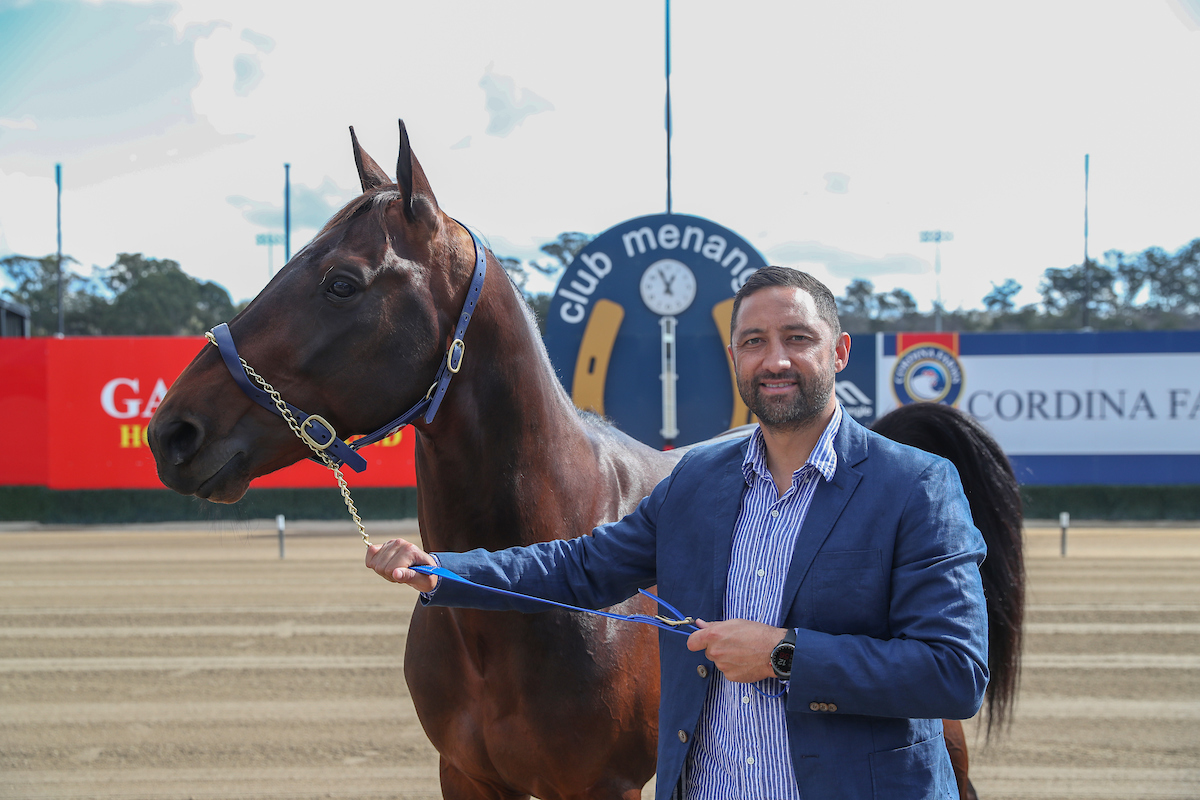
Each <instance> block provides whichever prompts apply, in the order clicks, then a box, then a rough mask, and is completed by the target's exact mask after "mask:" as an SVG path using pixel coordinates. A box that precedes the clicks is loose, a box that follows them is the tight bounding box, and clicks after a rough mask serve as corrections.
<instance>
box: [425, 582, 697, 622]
mask: <svg viewBox="0 0 1200 800" xmlns="http://www.w3.org/2000/svg"><path fill="white" fill-rule="evenodd" d="M409 569H411V570H412V571H413V572H419V573H421V574H422V575H435V576H437V577H439V578H445V579H446V580H450V581H454V582H455V583H461V584H463V585H465V586H471V587H473V588H475V589H482V590H483V591H485V592H492V593H493V594H502V595H506V596H508V597H515V598H517V599H520V600H531V601H533V602H535V603H543V604H545V605H548V606H557V607H559V608H565V609H567V610H568V611H581V612H583V613H584V614H595V615H597V616H601V617H608V618H609V619H623V620H628V621H629V622H640V623H642V624H643V625H653V626H654V627H656V628H661V629H662V630H664V631H671V632H672V633H680V634H683V635H684V636H690V635H691V634H692V632H693V631H698V630H700V629H699V628H697V627H696V626H695V625H694V624H693V620H692V618H691V617H685V616H683V614H681V613H680V612H679V611H678V610H677V609H676V608H675V607H674V606H672V605H671V604H670V603H668V602H667V601H666V600H663V599H662V598H661V597H657V596H655V595H652V594H650V593H649V592H647V591H643V590H642V589H638V593H639V594H643V595H645V596H646V597H649V598H650V599H651V600H653V601H654V602H656V603H658V604H659V605H660V606H662V607H663V608H665V609H666V610H667V611H670V612H671V613H672V614H674V615H675V618H674V619H668V618H667V617H662V616H658V617H652V616H650V615H649V614H613V613H612V612H611V611H597V610H596V609H594V608H581V607H580V606H571V605H567V604H566V603H559V602H557V601H554V600H546V599H545V598H542V597H532V596H530V595H527V594H521V593H520V592H510V591H508V590H507V589H497V588H495V587H493V586H483V585H482V584H478V583H475V582H474V581H470V580H467V579H466V578H464V577H462V576H461V575H457V574H455V573H453V572H451V571H450V570H448V569H446V568H445V567H432V566H428V565H425V564H418V565H416V566H412V567H409Z"/></svg>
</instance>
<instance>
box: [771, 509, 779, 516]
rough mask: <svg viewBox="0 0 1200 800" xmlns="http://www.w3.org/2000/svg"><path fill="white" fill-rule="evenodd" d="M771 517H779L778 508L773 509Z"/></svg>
mask: <svg viewBox="0 0 1200 800" xmlns="http://www.w3.org/2000/svg"><path fill="white" fill-rule="evenodd" d="M771 516H772V517H778V516H779V509H778V508H774V509H771Z"/></svg>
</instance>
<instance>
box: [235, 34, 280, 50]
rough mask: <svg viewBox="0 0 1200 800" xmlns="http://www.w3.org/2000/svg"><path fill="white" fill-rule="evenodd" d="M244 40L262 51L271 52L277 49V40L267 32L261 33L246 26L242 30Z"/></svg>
mask: <svg viewBox="0 0 1200 800" xmlns="http://www.w3.org/2000/svg"><path fill="white" fill-rule="evenodd" d="M242 41H246V42H249V43H250V44H252V45H254V47H255V48H257V50H258V51H259V52H260V53H269V52H271V51H272V50H274V49H275V40H274V39H272V38H271V37H270V36H267V35H266V34H265V33H259V32H257V31H252V30H250V29H249V28H246V29H245V30H244V31H242Z"/></svg>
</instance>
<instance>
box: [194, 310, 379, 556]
mask: <svg viewBox="0 0 1200 800" xmlns="http://www.w3.org/2000/svg"><path fill="white" fill-rule="evenodd" d="M204 337H205V338H206V339H208V341H209V342H210V343H211V344H212V345H213V346H214V347H216V348H217V349H218V350H219V349H221V348H220V346H219V345H217V337H215V336H213V334H212V331H206V332H205V334H204ZM238 361H240V362H242V368H243V369H245V370H246V374H247V375H249V376H250V377H251V378H253V379H254V380H255V381H257V383H258V385H259V386H261V387H262V389H263V391H264V392H266V393H267V394H269V395H270V396H271V401H272V402H273V403H275V407H276V408H277V409H279V413H280V415H281V416H282V417H283V421H284V422H286V423H287V425H288V427H289V428H291V429H292V433H294V434H296V436H297V437H298V438H299V439H300V441H302V442H304V443H305V444H306V445H308V449H310V450H312V451H313V452H314V453H315V454H316V455H317V457H319V458H320V459H321V461H322V463H324V464H325V466H326V467H329V469H331V470H333V475H334V477H336V478H337V482H338V489H340V490H341V492H342V499H343V500H344V501H345V502H346V508H347V510H349V511H350V517H351V518H352V519H353V520H354V524H355V525H357V526H358V532H359V535H361V536H362V540H363V544H365V545H366V546H367V547H370V546H371V540H370V539H369V538H368V537H367V529H366V528H365V527H363V521H362V519H361V518H360V517H359V516H358V509H356V508H355V507H354V501H353V500H351V499H350V487H349V486H347V485H346V479H345V478H344V477H342V470H341V468H340V467H339V466H338V465H337V464H334V463H333V459H332V458H330V457H329V456H327V455H325V451H324V450H320V449H318V448H316V447H314V446H313V444H312V442H311V441H310V440H309V439H308V438H307V437H305V436H304V435H303V434H302V433H301V432H300V423H298V422H296V417H295V416H293V415H292V410H291V409H290V408H288V407H287V403H285V402H284V401H283V397H282V395H280V394H279V392H277V391H275V387H274V386H272V385H271V384H269V383H267V381H266V379H265V378H263V376H261V375H259V374H258V373H257V372H255V371H254V368H253V367H251V366H250V365H249V364H247V363H246V359H244V358H242V357H241V356H238ZM330 433H333V429H332V428H330ZM334 435H336V434H334Z"/></svg>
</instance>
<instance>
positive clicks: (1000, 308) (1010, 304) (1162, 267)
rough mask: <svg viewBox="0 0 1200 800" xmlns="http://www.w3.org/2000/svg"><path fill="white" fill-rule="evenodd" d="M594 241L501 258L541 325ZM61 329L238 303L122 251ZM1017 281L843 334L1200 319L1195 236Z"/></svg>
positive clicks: (868, 319) (853, 316)
mask: <svg viewBox="0 0 1200 800" xmlns="http://www.w3.org/2000/svg"><path fill="white" fill-rule="evenodd" d="M593 238H594V237H592V236H590V235H588V234H585V233H581V232H579V231H569V232H566V233H561V234H559V236H558V238H556V239H555V240H554V241H553V242H548V243H546V244H544V245H542V246H541V251H542V252H543V253H544V254H545V256H544V257H543V258H541V259H533V260H522V259H518V258H512V257H508V256H500V257H499V261H500V264H501V265H502V266H503V267H504V270H505V271H506V272H507V273H508V275H509V276H510V277H511V278H512V280H513V283H514V284H516V286H517V288H518V289H520V290H521V292H522V293H523V294H524V295H525V298H526V300H527V301H528V302H529V304H530V306H531V307H532V308H533V310H534V313H535V315H536V316H537V318H538V323H539V325H540V326H541V329H542V331H543V332H545V319H546V314H547V312H548V311H549V308H550V294H549V293H547V292H537V291H533V290H531V289H530V288H529V287H530V280H531V278H533V277H534V276H535V275H540V276H543V277H544V278H546V279H548V280H554V279H557V278H558V276H560V275H561V274H562V273H563V272H564V271H565V270H566V269H567V268H568V267H569V266H570V265H571V262H572V261H573V260H574V259H575V256H577V255H578V254H579V252H580V251H581V250H582V249H583V248H584V247H586V246H587V244H588V243H589V242H590V241H591V240H592V239H593ZM63 262H64V263H63V332H64V333H65V334H67V335H71V336H90V335H110V336H130V335H133V336H137V335H157V336H183V335H198V334H202V333H203V332H204V331H206V330H209V329H210V328H212V327H213V326H214V325H216V324H217V323H219V322H225V321H227V320H229V319H230V318H231V317H232V316H233V315H234V313H236V311H237V310H238V308H237V307H235V305H234V303H233V301H232V300H231V299H230V296H229V292H227V291H226V290H225V289H224V288H222V287H221V286H220V285H218V284H216V283H212V282H209V281H201V280H197V279H196V278H193V277H192V276H190V275H188V274H187V273H186V272H184V271H183V269H182V268H181V267H180V266H179V264H178V262H175V261H172V260H170V259H156V258H146V257H144V256H143V255H142V254H140V253H121V254H120V255H118V256H117V259H116V261H115V262H114V263H113V264H112V265H111V266H109V267H107V268H103V269H98V268H93V271H92V275H91V276H90V277H84V276H82V275H79V274H78V273H76V272H74V271H72V270H71V269H70V268H69V267H70V265H71V264H75V263H78V262H76V261H75V260H74V259H71V258H69V257H64V259H63ZM0 269H2V270H3V273H4V275H5V276H6V277H7V278H8V282H9V283H10V284H11V288H9V289H6V290H4V291H3V292H2V294H3V295H4V296H5V297H6V298H7V299H9V300H13V301H15V302H17V303H21V304H23V305H26V306H28V307H29V309H30V311H31V316H32V320H31V323H32V324H31V327H32V333H33V335H34V336H50V335H53V334H54V333H55V332H56V331H57V330H58V302H57V292H58V283H57V270H56V257H55V256H53V255H49V256H43V257H41V258H33V257H29V256H19V255H13V256H7V257H5V258H2V259H0ZM1021 289H1022V286H1021V284H1019V283H1017V282H1016V281H1015V280H1013V279H1011V278H1009V279H1007V280H1005V281H1003V282H1002V283H999V284H996V283H993V284H992V289H991V290H990V291H989V292H988V293H987V294H986V295H985V296H984V297H983V298H982V308H972V309H962V308H959V309H955V310H948V309H944V308H943V309H936V308H935V309H933V310H931V311H921V310H919V309H918V308H917V302H916V300H915V299H914V298H913V296H912V294H911V293H909V292H908V291H907V290H905V289H902V288H895V289H892V290H890V291H876V288H875V285H874V284H873V283H872V282H871V281H868V280H864V279H855V280H853V281H851V282H850V284H849V285H848V286H847V287H846V290H845V293H844V294H843V295H842V296H841V297H838V298H837V301H838V308H839V310H840V312H841V320H842V327H843V328H845V330H847V331H849V332H850V333H873V332H877V331H906V330H907V331H916V330H932V329H933V328H934V327H935V325H936V322H937V317H938V316H939V311H940V318H941V327H942V330H946V331H963V332H987V331H1053V330H1079V329H1081V328H1090V329H1094V330H1171V329H1182V328H1198V327H1200V239H1195V240H1193V241H1192V242H1190V243H1189V244H1186V245H1184V246H1183V247H1181V248H1180V249H1179V250H1177V251H1176V252H1174V253H1170V252H1167V251H1166V250H1163V249H1162V248H1158V247H1151V248H1148V249H1146V250H1143V251H1142V252H1140V253H1135V254H1126V253H1123V252H1121V251H1119V250H1110V251H1108V252H1107V253H1105V254H1104V257H1103V258H1102V259H1101V260H1099V261H1088V262H1087V263H1086V264H1076V265H1072V266H1070V267H1065V268H1062V269H1058V268H1051V269H1047V270H1046V271H1045V272H1044V273H1043V275H1042V278H1041V281H1040V282H1039V284H1038V288H1037V291H1038V293H1039V294H1040V295H1041V302H1040V303H1030V304H1028V305H1024V306H1021V307H1019V308H1018V307H1017V306H1016V304H1015V302H1014V298H1015V297H1016V295H1017V294H1018V293H1019V292H1020V291H1021Z"/></svg>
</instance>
